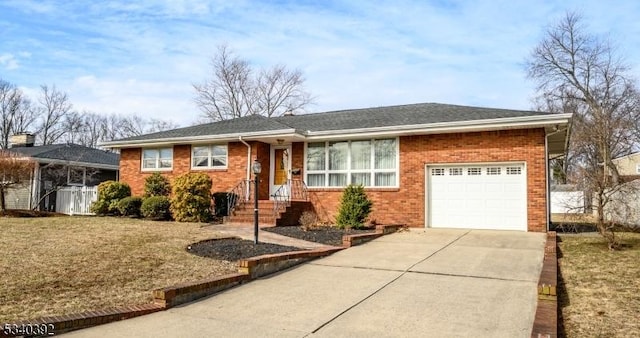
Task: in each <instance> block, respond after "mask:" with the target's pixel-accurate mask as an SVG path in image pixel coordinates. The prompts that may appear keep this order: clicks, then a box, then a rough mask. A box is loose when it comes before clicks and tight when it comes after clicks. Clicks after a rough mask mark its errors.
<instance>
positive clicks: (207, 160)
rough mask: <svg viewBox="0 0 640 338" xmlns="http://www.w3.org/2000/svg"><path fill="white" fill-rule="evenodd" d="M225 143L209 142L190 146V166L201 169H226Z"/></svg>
mask: <svg viewBox="0 0 640 338" xmlns="http://www.w3.org/2000/svg"><path fill="white" fill-rule="evenodd" d="M227 152H228V151H227V145H221V144H211V145H206V146H193V147H191V167H192V168H194V169H196V168H201V169H226V168H227Z"/></svg>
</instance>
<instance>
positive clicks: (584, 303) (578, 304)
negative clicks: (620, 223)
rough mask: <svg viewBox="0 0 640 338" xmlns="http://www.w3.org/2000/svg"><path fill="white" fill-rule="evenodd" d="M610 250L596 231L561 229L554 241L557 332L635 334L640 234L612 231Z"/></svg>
mask: <svg viewBox="0 0 640 338" xmlns="http://www.w3.org/2000/svg"><path fill="white" fill-rule="evenodd" d="M616 236H619V237H620V238H621V240H622V243H623V246H622V248H623V249H622V250H619V251H609V249H608V247H607V244H606V241H605V240H604V239H603V238H602V237H601V236H598V235H597V234H592V235H591V234H573V235H570V234H563V235H561V236H560V237H559V239H560V240H561V241H560V242H559V243H558V246H559V249H560V250H559V252H558V257H559V260H558V266H559V276H558V279H559V281H558V282H559V285H558V291H559V294H558V305H559V315H560V322H559V324H560V325H559V329H560V332H559V336H566V337H637V335H638V332H640V322H638V319H637V315H638V309H640V294H639V293H638V290H639V289H640V278H638V276H640V265H638V262H639V261H640V234H637V233H628V232H626V233H617V234H616Z"/></svg>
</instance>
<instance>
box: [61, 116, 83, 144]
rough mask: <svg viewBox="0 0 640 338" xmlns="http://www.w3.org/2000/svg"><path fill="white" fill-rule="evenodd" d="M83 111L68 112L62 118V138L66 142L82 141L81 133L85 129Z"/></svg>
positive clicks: (78, 142)
mask: <svg viewBox="0 0 640 338" xmlns="http://www.w3.org/2000/svg"><path fill="white" fill-rule="evenodd" d="M83 114H84V113H79V112H76V111H73V112H69V113H68V114H66V115H65V116H64V118H63V120H62V131H63V138H64V140H65V142H67V143H77V144H80V143H81V142H82V134H83V133H84V129H85V122H84V115H83Z"/></svg>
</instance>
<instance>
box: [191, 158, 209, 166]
mask: <svg viewBox="0 0 640 338" xmlns="http://www.w3.org/2000/svg"><path fill="white" fill-rule="evenodd" d="M193 166H194V167H208V166H209V158H208V157H193Z"/></svg>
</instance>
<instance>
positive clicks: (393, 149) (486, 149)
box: [103, 103, 571, 232]
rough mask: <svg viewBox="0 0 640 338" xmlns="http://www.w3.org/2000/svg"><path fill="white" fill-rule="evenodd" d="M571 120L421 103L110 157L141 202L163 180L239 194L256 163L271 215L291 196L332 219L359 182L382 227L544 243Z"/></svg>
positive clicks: (213, 127)
mask: <svg viewBox="0 0 640 338" xmlns="http://www.w3.org/2000/svg"><path fill="white" fill-rule="evenodd" d="M570 118H571V115H570V114H550V113H544V112H534V111H518V110H506V109H492V108H478V107H465V106H456V105H446V104H436V103H423V104H411V105H402V106H391V107H377V108H368V109H353V110H343V111H335V112H326V113H316V114H307V115H288V116H282V117H277V118H270V119H269V118H265V117H262V116H248V117H243V118H237V119H233V120H226V121H220V122H214V123H208V124H201V125H196V126H191V127H186V128H180V129H174V130H169V131H163V132H158V133H153V134H147V135H141V136H136V137H130V138H125V139H121V140H116V141H112V142H106V143H104V144H103V146H106V147H111V148H114V149H119V150H120V156H121V161H120V180H121V181H123V182H126V183H128V184H129V185H130V186H131V189H132V193H133V194H134V195H142V193H143V185H144V179H145V178H146V177H148V176H149V175H151V173H153V172H161V173H162V174H163V175H165V176H167V177H169V178H170V179H173V178H175V177H176V176H178V175H181V174H184V173H188V172H202V173H206V174H207V175H209V176H210V177H211V178H212V180H213V186H214V188H213V191H229V192H231V191H234V192H236V193H241V192H242V191H244V188H242V186H243V182H246V181H245V180H247V179H249V178H251V176H250V173H251V164H252V161H253V160H254V159H257V160H258V161H259V162H260V163H261V165H262V174H261V175H260V186H259V192H260V194H259V199H260V200H261V203H263V204H265V205H269V204H268V203H269V202H263V201H268V200H269V199H274V198H275V199H280V198H281V197H282V195H283V194H284V195H285V197H289V198H291V197H292V196H293V198H292V199H303V200H308V202H307V203H308V204H309V206H310V207H311V208H313V210H315V211H316V212H317V213H318V215H319V216H320V218H321V219H325V220H334V219H335V216H336V214H337V211H338V206H339V202H340V196H341V194H342V191H343V188H344V187H345V186H346V185H348V184H350V183H352V184H362V185H364V186H365V191H366V193H367V195H368V196H369V197H370V198H371V199H372V200H373V212H372V214H371V216H370V219H371V220H373V221H375V222H377V223H387V224H389V223H402V224H407V225H409V226H412V227H432V228H437V227H448V228H475V229H509V230H521V231H539V232H544V231H546V230H547V226H548V217H549V204H548V203H549V191H548V190H549V189H548V177H549V175H548V165H547V164H548V159H549V156H550V155H551V156H558V155H561V154H563V153H564V149H565V144H566V142H565V141H566V129H567V125H568V123H569V121H570ZM239 188H240V189H239ZM287 195H288V196H287ZM272 203H273V202H272ZM252 208H253V207H252V206H251V207H250V208H247V209H248V210H249V211H250V212H253V209H252ZM263 213H264V212H263ZM275 217H276V220H275V223H276V224H282V222H279V221H278V219H281V218H283V217H284V218H287V215H286V212H285V214H284V215H282V214H279V215H276V216H275ZM289 218H291V217H289ZM242 220H243V221H250V220H251V218H249V219H242ZM294 220H295V218H294ZM261 223H272V224H273V222H272V220H263V219H262V218H261ZM289 223H290V222H289Z"/></svg>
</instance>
